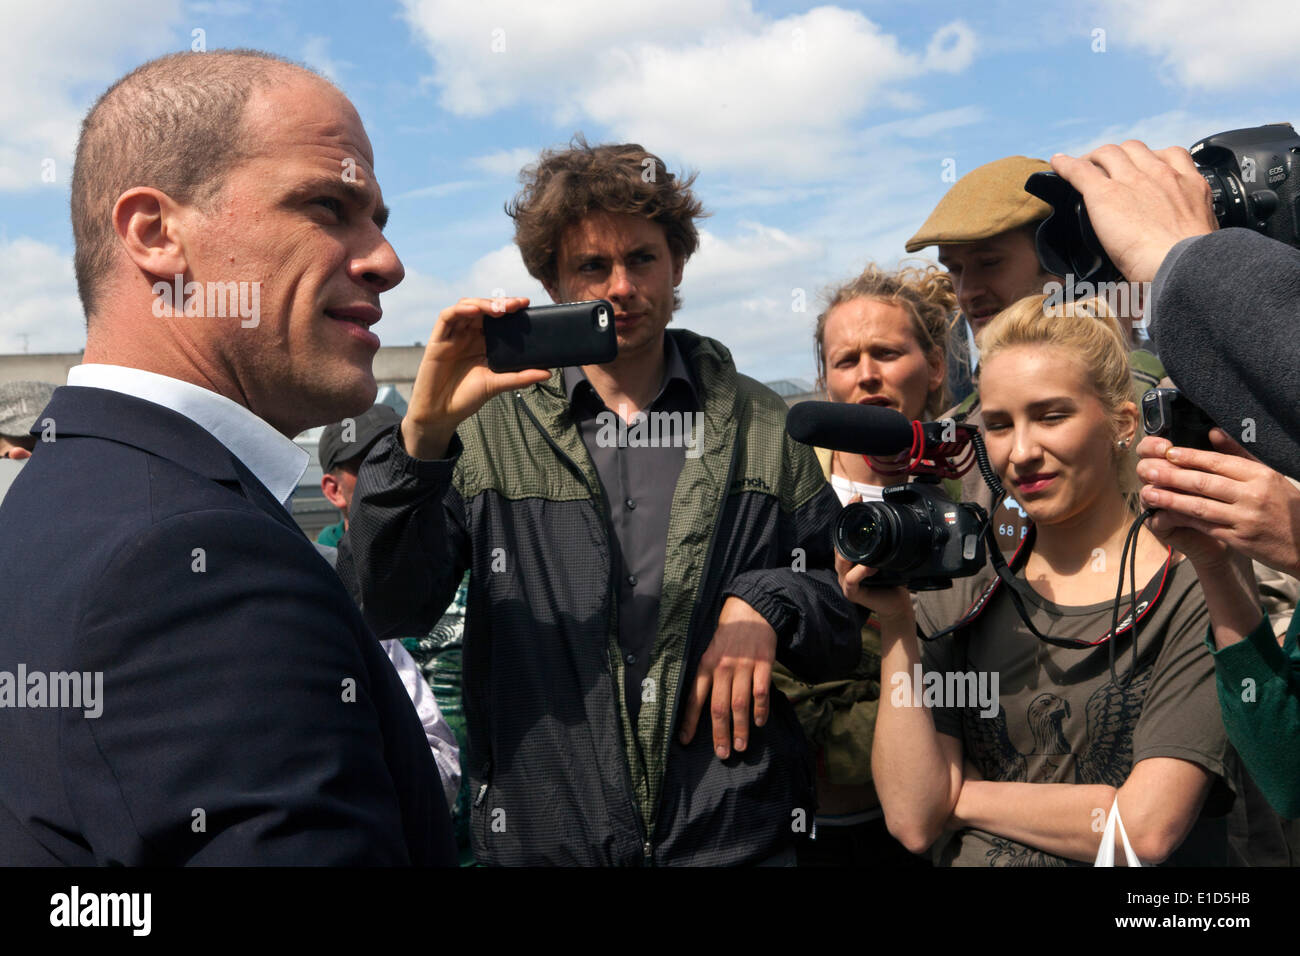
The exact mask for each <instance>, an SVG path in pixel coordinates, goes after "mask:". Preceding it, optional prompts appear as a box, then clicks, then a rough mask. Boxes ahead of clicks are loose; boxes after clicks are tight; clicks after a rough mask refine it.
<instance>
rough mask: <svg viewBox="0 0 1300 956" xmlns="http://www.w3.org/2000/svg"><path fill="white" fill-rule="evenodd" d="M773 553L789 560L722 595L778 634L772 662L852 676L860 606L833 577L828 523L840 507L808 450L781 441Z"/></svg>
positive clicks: (822, 674) (816, 677) (750, 574)
mask: <svg viewBox="0 0 1300 956" xmlns="http://www.w3.org/2000/svg"><path fill="white" fill-rule="evenodd" d="M784 441H785V449H784V451H785V465H784V469H785V478H786V481H785V485H786V488H785V489H784V492H785V493H783V494H782V505H781V509H780V517H779V519H778V532H777V533H778V539H779V543H778V554H779V556H780V557H781V558H782V559H783V560H786V561H787V562H788V563H786V564H784V565H782V566H780V567H774V568H763V569H759V570H754V571H746V572H743V573H741V574H738V575H736V576H735V577H734V578H733V579H732V581H731V584H730V586H729V587H728V588H727V589H726V591H725V592H724V593H725V594H726V595H727V596H732V595H734V596H736V597H738V598H740V599H741V600H743V601H745V602H746V603H747V604H749V605H750V606H751V607H753V608H754V610H756V611H758V613H759V614H762V615H763V617H764V618H766V620H767V622H768V623H769V624H771V625H772V629H773V630H774V631H776V637H777V651H776V656H777V659H778V660H779V661H780V662H781V663H782V664H784V665H785V666H786V667H788V668H789V669H790V670H791V672H793V673H794V674H795V675H796V676H798V677H799V678H800V679H802V680H806V681H810V682H812V683H818V682H821V681H827V680H837V679H840V678H845V677H850V676H852V674H853V670H854V668H855V667H856V666H857V663H858V660H859V658H860V657H861V655H862V636H861V634H862V625H863V623H864V621H865V614H866V612H865V611H864V612H862V614H861V615H860V614H859V612H858V610H857V605H855V604H853V603H852V602H850V601H849V600H848V599H847V598H846V597H845V596H844V592H843V591H841V590H840V585H839V580H838V579H837V578H836V576H835V570H834V568H835V559H834V551H833V550H832V547H831V525H832V522H833V521H834V520H835V517H836V515H838V514H839V513H840V502H839V499H838V498H837V497H836V496H835V492H834V491H833V490H832V489H831V486H830V485H829V484H828V483H827V481H826V479H825V477H824V476H823V475H822V470H821V467H820V466H819V465H818V464H817V459H816V457H815V455H814V454H813V451H812V449H811V448H809V447H807V446H806V445H800V444H798V443H797V442H795V441H793V440H791V439H790V438H788V437H786V438H785V439H784Z"/></svg>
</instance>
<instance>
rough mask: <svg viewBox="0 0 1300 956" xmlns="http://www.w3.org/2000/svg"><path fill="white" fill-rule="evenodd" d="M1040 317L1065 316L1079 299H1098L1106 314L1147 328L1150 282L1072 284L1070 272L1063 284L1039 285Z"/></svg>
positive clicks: (1072, 276)
mask: <svg viewBox="0 0 1300 956" xmlns="http://www.w3.org/2000/svg"><path fill="white" fill-rule="evenodd" d="M1043 295H1045V296H1047V299H1046V301H1044V302H1043V314H1044V315H1047V316H1050V317H1052V318H1060V317H1061V316H1063V315H1065V311H1066V309H1065V306H1066V304H1067V303H1070V302H1076V301H1080V300H1082V299H1100V300H1102V301H1103V302H1105V303H1106V307H1107V308H1108V309H1109V310H1110V314H1111V315H1113V316H1115V318H1117V319H1119V320H1120V321H1121V322H1123V321H1130V322H1132V323H1133V327H1134V328H1138V329H1145V328H1146V326H1147V320H1146V310H1145V308H1144V307H1143V306H1144V304H1145V303H1147V302H1150V301H1151V283H1150V282H1076V281H1075V278H1074V275H1073V273H1069V274H1067V275H1066V276H1065V282H1064V283H1061V282H1056V281H1052V282H1048V283H1047V284H1045V285H1044V286H1043Z"/></svg>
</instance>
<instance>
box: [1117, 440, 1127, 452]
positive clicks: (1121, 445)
mask: <svg viewBox="0 0 1300 956" xmlns="http://www.w3.org/2000/svg"><path fill="white" fill-rule="evenodd" d="M1128 443H1129V439H1127V438H1121V439H1120V440H1119V441H1117V442H1115V444H1116V445H1117V446H1119V448H1120V450H1121V451H1128Z"/></svg>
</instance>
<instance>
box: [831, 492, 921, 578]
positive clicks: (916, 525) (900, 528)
mask: <svg viewBox="0 0 1300 956" xmlns="http://www.w3.org/2000/svg"><path fill="white" fill-rule="evenodd" d="M935 534H936V533H935V530H934V527H933V525H932V523H931V522H930V520H929V519H928V517H927V508H926V505H925V504H924V503H923V502H922V501H921V500H919V499H918V501H917V502H916V503H912V502H906V503H905V502H901V501H900V502H893V501H858V502H854V503H853V504H851V505H847V506H846V507H845V508H844V510H843V511H841V512H840V517H839V520H838V521H836V523H835V550H837V551H838V552H839V553H840V554H842V555H843V556H844V557H845V558H847V559H848V560H850V561H852V562H854V563H855V564H865V565H867V566H868V567H872V568H877V569H879V570H882V571H907V570H910V569H911V568H915V567H918V566H920V565H921V564H922V563H924V562H925V561H926V560H927V559H928V558H929V557H930V554H931V552H933V551H934V549H935V548H936V547H939V546H941V544H942V542H941V540H938V539H936V537H935Z"/></svg>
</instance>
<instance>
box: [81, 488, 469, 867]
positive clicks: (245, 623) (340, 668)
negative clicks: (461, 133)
mask: <svg viewBox="0 0 1300 956" xmlns="http://www.w3.org/2000/svg"><path fill="white" fill-rule="evenodd" d="M268 524H271V522H269V521H268V520H267V519H266V518H265V517H264V516H260V515H250V514H248V513H245V512H240V511H226V510H214V511H199V512H191V513H187V514H183V515H179V516H176V517H173V518H169V519H167V520H165V521H162V522H160V523H158V524H156V525H155V526H153V527H152V528H150V529H149V530H148V531H147V532H146V533H145V534H143V535H141V536H140V537H139V538H138V539H137V540H134V541H132V542H131V543H130V544H129V545H127V546H125V547H123V548H122V549H120V550H119V552H118V554H117V555H116V556H115V557H114V558H113V560H112V561H111V562H110V563H109V564H108V565H107V567H106V569H105V571H104V573H103V574H102V575H101V576H100V577H99V579H98V580H97V581H95V582H93V586H92V587H91V588H90V589H89V590H88V592H87V597H86V601H85V605H84V607H85V609H84V611H83V613H82V616H81V618H80V621H79V626H78V629H77V635H78V636H77V644H76V653H77V657H78V664H79V669H80V670H83V671H89V672H92V673H98V674H102V681H103V690H102V697H101V700H100V707H99V709H100V713H99V714H97V715H95V716H89V715H87V716H85V717H83V716H82V715H81V713H80V712H76V713H75V714H70V715H61V719H62V720H63V724H62V728H61V739H62V746H61V762H62V763H63V765H64V767H65V774H64V780H65V783H64V785H65V787H66V788H67V791H68V794H69V800H70V803H71V805H72V806H75V807H82V808H93V812H87V813H86V814H85V819H84V822H83V828H84V834H85V837H86V839H87V841H88V842H89V843H90V845H91V847H92V850H93V852H94V854H95V859H96V862H97V863H99V864H100V865H109V864H125V865H166V866H174V865H179V864H197V865H219V866H231V865H304V864H310V865H325V864H331V865H394V864H405V863H408V862H411V856H412V853H413V852H415V849H414V848H415V847H416V846H418V845H420V842H421V841H420V839H419V838H418V837H417V838H416V839H415V840H412V839H411V837H412V835H414V834H418V833H420V832H422V831H423V832H426V833H427V832H433V831H430V830H429V824H428V823H427V822H425V821H423V820H421V819H420V814H429V813H433V812H435V811H434V809H432V808H434V807H442V806H443V803H442V795H441V792H440V791H439V790H438V789H437V780H436V771H435V769H434V767H433V763H432V759H431V757H430V755H429V751H428V746H427V744H426V743H425V742H424V740H423V737H422V735H420V734H419V728H418V725H417V722H416V719H415V715H414V713H413V712H411V708H410V705H409V703H408V702H407V701H405V700H404V699H403V696H404V695H403V694H402V690H401V685H400V683H399V682H398V681H397V678H396V674H395V673H391V670H392V669H391V667H390V666H389V665H388V663H387V661H386V659H385V658H384V657H383V655H382V653H381V652H380V650H379V647H378V645H377V644H375V642H374V640H373V639H372V638H371V636H370V635H369V634H368V633H367V632H366V630H365V628H364V626H363V625H362V623H361V621H360V619H359V618H358V616H357V614H356V610H355V608H353V607H352V606H351V603H350V602H349V601H348V598H347V595H346V594H345V593H344V591H343V589H342V588H340V587H338V583H337V581H335V580H334V579H333V577H332V575H331V574H330V572H329V570H328V568H327V567H326V565H325V564H324V562H323V561H322V560H321V558H320V557H319V556H318V555H317V554H316V553H315V552H314V551H313V550H312V549H311V548H310V547H308V546H307V543H306V542H305V541H301V540H294V539H293V533H292V531H291V530H290V529H288V528H285V527H283V526H280V525H278V524H275V525H273V526H272V527H271V528H270V529H268ZM386 671H387V672H388V673H386ZM399 705H400V707H399ZM401 707H404V708H405V710H402V709H401ZM397 767H401V768H405V769H404V770H403V771H402V772H403V773H406V772H408V771H409V775H408V776H406V777H404V778H403V779H402V781H401V782H400V783H399V780H398V778H397V772H398V771H397V770H396V769H395V768H397ZM417 784H420V785H419V786H417ZM424 784H427V786H425V785H424ZM408 788H409V789H408ZM417 791H418V792H417ZM443 812H445V810H444V811H443ZM408 827H414V829H407V828H408ZM449 834H450V830H449V829H448V830H447V836H448V838H449Z"/></svg>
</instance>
